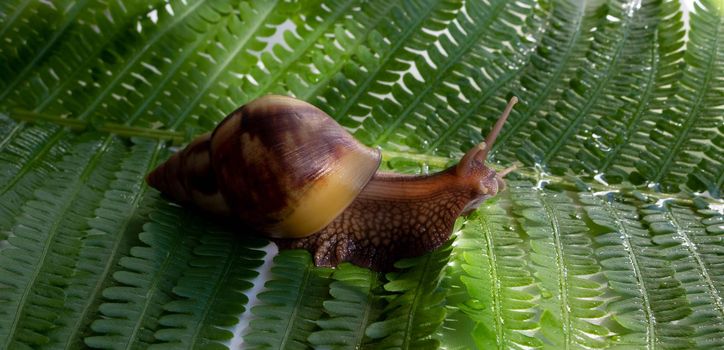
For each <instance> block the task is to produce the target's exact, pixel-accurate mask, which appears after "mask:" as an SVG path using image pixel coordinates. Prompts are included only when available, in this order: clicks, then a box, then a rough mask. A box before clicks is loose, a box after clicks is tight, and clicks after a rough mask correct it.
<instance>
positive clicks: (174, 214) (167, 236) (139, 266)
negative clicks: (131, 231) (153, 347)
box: [85, 202, 202, 349]
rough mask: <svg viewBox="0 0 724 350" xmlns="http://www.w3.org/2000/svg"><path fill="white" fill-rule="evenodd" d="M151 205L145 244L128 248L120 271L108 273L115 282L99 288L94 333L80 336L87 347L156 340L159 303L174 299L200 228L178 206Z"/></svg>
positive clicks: (142, 235)
mask: <svg viewBox="0 0 724 350" xmlns="http://www.w3.org/2000/svg"><path fill="white" fill-rule="evenodd" d="M154 205H155V206H156V208H157V209H156V210H155V211H154V212H152V213H151V214H150V219H151V221H150V222H148V223H146V224H145V225H143V232H141V233H140V234H139V238H140V240H141V241H142V242H143V243H144V244H145V245H141V246H135V247H133V248H131V250H130V255H128V256H124V257H122V258H121V259H120V260H119V265H120V266H121V267H122V269H121V270H119V271H116V272H115V273H114V274H113V278H114V280H115V284H114V285H111V286H109V287H107V288H105V289H104V290H103V297H104V298H105V299H106V302H105V303H103V304H101V305H100V307H99V310H100V313H101V314H102V315H103V317H101V318H98V319H96V320H95V321H93V323H92V324H91V329H92V330H93V332H94V334H93V335H91V336H88V337H86V338H85V343H86V344H87V345H88V346H91V347H95V348H104V349H109V348H110V349H119V348H138V347H146V346H148V345H150V344H152V343H154V342H155V338H154V337H153V333H154V332H155V331H156V330H158V327H159V324H158V319H159V318H160V316H161V314H162V311H163V305H164V304H166V303H168V302H169V301H171V299H173V296H172V291H171V289H172V288H173V286H174V284H175V283H176V281H177V280H178V278H179V277H180V276H181V274H182V273H183V271H184V270H185V269H186V268H187V261H188V260H189V258H190V256H191V251H192V249H193V247H194V246H196V245H197V242H198V237H197V235H198V234H199V231H201V230H202V226H201V223H199V219H198V218H195V217H193V216H190V215H189V214H187V213H185V212H184V210H182V209H180V208H177V207H172V206H170V205H169V204H165V203H163V202H157V203H155V204H154Z"/></svg>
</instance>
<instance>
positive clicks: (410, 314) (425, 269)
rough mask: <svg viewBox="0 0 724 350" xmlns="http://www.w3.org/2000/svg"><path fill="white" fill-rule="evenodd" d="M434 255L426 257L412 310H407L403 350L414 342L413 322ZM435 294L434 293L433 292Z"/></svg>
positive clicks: (411, 305) (429, 254)
mask: <svg viewBox="0 0 724 350" xmlns="http://www.w3.org/2000/svg"><path fill="white" fill-rule="evenodd" d="M432 255H433V254H432V253H428V254H427V256H426V257H425V262H424V263H423V265H422V270H421V271H422V275H421V276H419V278H418V279H417V286H416V287H415V294H414V296H413V298H412V303H410V308H409V309H408V310H407V320H406V322H405V329H404V330H403V331H404V332H405V334H404V336H403V339H402V349H409V348H410V345H409V344H410V343H411V342H412V339H411V338H412V321H413V320H414V319H415V314H416V313H417V304H418V303H419V302H420V297H421V295H422V292H421V289H422V284H423V281H424V280H425V278H424V275H426V274H427V273H428V271H429V269H428V266H429V265H430V259H432ZM415 269H419V267H418V266H415ZM408 292H409V290H408V291H405V294H406V293H408ZM431 292H434V291H431Z"/></svg>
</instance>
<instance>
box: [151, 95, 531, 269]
mask: <svg viewBox="0 0 724 350" xmlns="http://www.w3.org/2000/svg"><path fill="white" fill-rule="evenodd" d="M516 102H517V99H516V98H515V97H513V98H511V100H510V102H508V105H507V106H506V108H505V111H504V112H503V114H502V116H501V117H500V118H499V119H498V121H497V122H496V123H495V126H494V127H493V129H492V130H491V131H490V134H489V135H488V136H487V138H486V140H485V141H484V142H482V143H480V144H478V145H477V146H475V147H473V148H472V149H471V150H470V151H468V152H467V153H466V154H465V155H464V156H463V157H462V159H461V160H460V162H459V163H458V164H456V165H454V166H452V167H450V168H448V169H446V170H443V171H441V172H438V173H435V174H430V175H403V174H395V173H389V172H382V171H378V168H379V165H380V161H381V155H380V151H379V150H377V149H372V148H368V147H366V146H364V145H363V144H361V143H360V142H358V141H357V140H355V139H354V137H352V136H351V135H350V134H349V133H348V132H347V131H346V130H345V129H344V128H342V127H341V126H340V125H339V124H337V123H336V122H335V121H334V120H333V119H332V118H331V117H329V116H328V115H327V114H326V113H324V112H323V111H322V110H320V109H318V108H317V107H315V106H313V105H311V104H309V103H307V102H304V101H300V100H297V99H294V98H291V97H285V96H276V95H268V96H264V97H260V98H258V99H255V100H253V101H251V102H249V103H247V104H245V105H243V106H241V107H239V108H238V109H237V110H235V111H234V112H232V113H231V114H229V115H228V116H227V117H226V118H225V119H224V120H223V121H221V122H220V123H219V125H218V126H217V127H216V128H215V129H214V131H212V132H210V133H206V134H204V135H201V136H199V137H197V138H196V139H194V140H193V141H192V142H191V143H190V144H189V145H188V146H186V147H185V148H184V149H183V150H181V151H180V152H177V153H175V154H174V155H172V156H171V158H170V159H169V160H167V161H166V162H165V163H163V164H161V165H160V166H158V167H157V168H156V169H155V170H153V171H152V172H151V173H150V174H149V175H148V176H147V178H146V180H147V182H148V184H149V185H150V186H152V187H154V188H156V189H158V190H159V191H161V192H162V193H163V194H164V195H166V196H167V197H169V198H170V199H171V200H173V201H175V202H177V203H179V204H181V205H193V206H196V207H199V208H201V209H202V210H204V211H206V212H208V213H211V214H214V215H219V216H223V217H227V218H232V219H233V220H240V221H241V222H242V223H244V225H247V226H249V227H251V228H253V229H254V230H255V231H258V232H261V233H263V234H264V235H265V236H267V237H269V238H271V239H272V240H274V241H275V242H276V243H277V244H278V245H279V247H280V248H282V249H298V248H302V249H307V250H308V251H310V252H311V253H312V255H313V258H314V263H315V264H316V265H317V266H329V267H334V266H336V265H337V264H339V263H341V262H343V261H349V262H352V263H353V264H356V265H359V266H364V267H369V268H372V269H374V270H378V271H383V270H389V269H391V268H392V267H393V263H394V262H395V261H396V260H398V259H400V258H406V257H413V256H418V255H422V254H424V253H426V252H429V251H432V250H434V249H436V248H437V247H439V246H441V245H442V244H443V243H445V241H447V240H448V239H449V238H450V235H451V234H452V230H453V225H454V222H455V219H456V218H457V217H458V216H460V215H467V214H469V213H470V212H472V211H474V210H475V209H476V208H477V207H478V206H479V205H480V204H481V203H482V202H483V201H484V200H486V199H487V198H490V197H492V196H494V195H496V194H497V193H498V192H499V191H501V190H503V189H504V188H505V181H504V180H503V177H504V176H505V175H506V174H507V173H508V172H510V171H511V170H512V169H513V168H512V167H511V168H508V169H505V170H503V171H501V172H499V173H496V171H495V170H493V169H491V168H489V167H487V166H486V165H485V160H486V158H487V155H488V152H489V151H490V148H491V147H492V145H493V143H494V142H495V139H496V137H497V135H498V133H499V132H500V130H501V129H502V127H503V124H504V123H505V120H506V119H507V117H508V115H509V114H510V111H511V109H512V107H513V105H514V104H515V103H516Z"/></svg>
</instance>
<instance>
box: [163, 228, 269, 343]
mask: <svg viewBox="0 0 724 350" xmlns="http://www.w3.org/2000/svg"><path fill="white" fill-rule="evenodd" d="M236 238H237V237H234V235H233V234H231V233H230V232H228V231H227V232H224V231H218V232H217V231H216V230H215V229H213V228H212V229H207V230H206V233H205V235H204V236H203V237H201V239H200V241H201V242H200V244H199V246H197V247H196V248H195V249H194V254H193V257H192V259H191V260H190V261H189V265H190V266H191V268H190V269H188V270H186V271H185V272H184V274H183V276H182V277H181V279H180V280H179V281H178V283H177V284H176V286H175V287H174V288H173V292H174V294H176V295H178V296H180V297H181V298H182V299H181V300H173V301H170V302H169V303H167V304H166V305H164V306H163V308H164V310H165V311H167V313H166V314H165V315H163V316H162V317H161V318H160V319H159V320H158V323H159V324H161V325H162V326H164V328H161V329H160V330H158V331H157V332H156V333H155V334H154V337H155V338H156V339H158V340H159V341H161V343H160V344H154V345H152V346H150V347H149V348H150V349H178V348H179V347H184V346H187V347H190V348H195V347H200V348H201V347H203V348H214V347H217V348H223V346H224V343H225V342H227V341H228V340H230V339H231V338H232V336H233V334H232V333H231V331H229V330H228V329H226V328H228V327H231V326H234V325H235V324H236V323H237V321H238V317H239V315H241V313H243V312H244V310H245V308H246V303H247V302H248V301H249V299H248V298H247V297H246V296H245V295H244V291H246V290H247V289H249V288H251V287H253V284H252V283H251V282H250V280H251V279H253V278H254V277H256V276H257V275H258V272H256V271H255V270H254V269H255V268H258V267H259V266H261V264H262V263H263V259H262V258H263V257H264V252H263V251H260V250H256V249H254V248H260V247H263V246H264V245H266V244H267V242H266V241H264V240H261V239H259V240H256V239H249V240H244V242H241V241H240V240H238V239H236Z"/></svg>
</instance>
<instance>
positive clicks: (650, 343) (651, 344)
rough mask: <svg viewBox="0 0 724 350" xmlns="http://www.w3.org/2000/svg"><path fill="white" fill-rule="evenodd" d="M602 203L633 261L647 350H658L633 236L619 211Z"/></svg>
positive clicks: (608, 202) (608, 203) (646, 290)
mask: <svg viewBox="0 0 724 350" xmlns="http://www.w3.org/2000/svg"><path fill="white" fill-rule="evenodd" d="M602 202H603V206H604V208H606V211H607V212H608V214H609V215H610V216H611V217H612V218H614V219H615V220H614V222H615V223H616V227H618V231H619V232H620V233H621V239H622V240H623V246H624V251H626V254H627V255H628V258H629V260H630V261H631V266H632V268H633V273H634V278H636V284H637V285H638V289H639V293H640V294H641V300H642V301H643V309H642V311H643V313H644V317H645V318H646V348H647V349H656V344H657V340H658V337H657V332H656V317H655V316H654V312H653V310H652V309H651V301H650V300H649V291H648V289H647V288H646V281H645V280H644V278H643V274H642V273H641V268H640V267H639V260H638V256H637V255H636V254H635V253H634V251H633V250H634V245H633V244H632V243H631V236H632V234H631V233H629V231H628V227H627V226H626V225H624V224H623V222H624V219H623V218H621V215H619V213H618V210H617V209H616V208H614V207H613V206H612V205H611V202H610V201H608V200H602ZM637 252H639V253H640V250H637ZM642 256H643V254H642Z"/></svg>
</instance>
